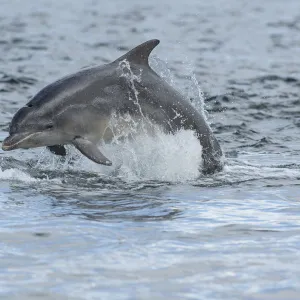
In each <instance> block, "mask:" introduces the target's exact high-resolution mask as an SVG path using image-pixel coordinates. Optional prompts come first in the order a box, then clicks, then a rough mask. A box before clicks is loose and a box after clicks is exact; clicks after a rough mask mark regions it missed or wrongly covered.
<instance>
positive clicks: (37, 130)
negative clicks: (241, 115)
mask: <svg viewBox="0 0 300 300" xmlns="http://www.w3.org/2000/svg"><path fill="white" fill-rule="evenodd" d="M158 44H159V40H150V41H147V42H145V43H143V44H141V45H139V46H137V47H136V48H134V49H132V50H131V51H129V52H128V53H127V54H125V55H123V56H121V57H120V58H118V59H117V60H115V61H114V62H112V63H110V64H107V65H104V66H95V67H90V68H86V69H82V70H80V71H79V72H77V73H75V74H71V75H69V76H66V77H64V78H62V79H60V80H58V81H56V82H54V83H52V84H50V85H48V86H46V87H45V88H43V89H42V90H41V91H40V92H39V93H38V94H37V95H36V96H34V97H33V98H32V100H31V101H29V102H28V103H27V105H26V106H24V107H22V108H21V109H20V110H19V111H17V113H16V114H15V115H14V117H13V119H12V121H11V123H10V127H9V136H8V137H7V138H6V139H5V140H4V141H3V144H2V149H3V150H5V151H8V150H13V149H17V148H25V149H28V148H34V147H42V146H46V147H48V149H49V150H50V151H51V152H52V153H54V154H57V155H62V156H64V155H66V150H65V148H64V146H63V145H67V144H73V145H74V146H75V147H76V148H77V149H78V150H79V151H80V152H81V153H82V154H83V155H85V156H86V157H88V158H89V159H91V160H92V161H94V162H96V163H98V164H103V165H107V166H110V165H111V164H112V162H111V161H110V160H109V159H108V158H106V157H105V156H104V155H103V154H102V152H101V151H100V149H99V148H98V147H97V143H99V141H100V140H101V139H104V140H105V139H106V136H107V128H108V124H109V120H110V118H111V116H112V114H119V115H124V114H129V115H130V116H133V117H137V118H147V120H150V121H151V122H153V124H156V125H158V126H160V127H161V128H163V129H164V130H166V131H167V132H171V133H175V132H176V131H178V130H180V129H182V128H184V129H191V130H194V131H195V133H196V135H197V137H198V139H199V141H200V144H201V145H202V171H203V173H213V172H215V171H219V170H221V169H222V167H223V155H222V150H221V147H220V145H219V143H218V141H217V140H216V138H215V137H214V135H213V133H212V130H211V128H210V126H209V125H208V123H207V122H206V120H205V118H204V117H203V115H202V114H201V113H199V112H198V111H197V110H196V109H195V108H194V106H193V105H192V104H191V103H190V101H189V100H187V99H186V98H184V97H183V96H182V95H181V94H180V93H179V92H178V91H177V90H175V89H174V88H173V87H171V86H170V85H169V84H168V83H167V82H165V81H164V80H163V79H162V78H161V77H160V76H159V75H158V74H157V73H156V72H155V71H154V70H152V69H151V68H150V66H149V62H148V59H149V55H150V53H151V51H152V50H153V49H154V48H155V47H156V46H157V45H158Z"/></svg>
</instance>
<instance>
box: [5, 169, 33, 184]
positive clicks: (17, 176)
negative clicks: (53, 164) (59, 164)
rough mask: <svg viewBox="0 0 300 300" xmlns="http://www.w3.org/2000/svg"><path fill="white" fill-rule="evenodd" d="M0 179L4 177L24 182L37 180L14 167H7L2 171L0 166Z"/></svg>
mask: <svg viewBox="0 0 300 300" xmlns="http://www.w3.org/2000/svg"><path fill="white" fill-rule="evenodd" d="M0 179H4V180H8V179H10V180H18V181H24V182H35V181H38V180H39V179H36V178H33V177H31V176H30V175H29V174H26V173H24V172H22V171H20V170H18V169H15V168H12V169H7V170H4V171H2V169H1V168H0Z"/></svg>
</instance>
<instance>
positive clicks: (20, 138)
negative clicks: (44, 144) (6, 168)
mask: <svg viewBox="0 0 300 300" xmlns="http://www.w3.org/2000/svg"><path fill="white" fill-rule="evenodd" d="M37 133H38V132H34V133H29V132H24V133H15V134H11V135H10V136H8V137H7V138H6V139H5V140H4V141H3V143H2V150H3V151H10V150H14V149H17V148H26V147H23V145H21V144H22V143H23V142H25V141H26V140H27V139H29V138H31V137H32V136H34V135H36V134H37Z"/></svg>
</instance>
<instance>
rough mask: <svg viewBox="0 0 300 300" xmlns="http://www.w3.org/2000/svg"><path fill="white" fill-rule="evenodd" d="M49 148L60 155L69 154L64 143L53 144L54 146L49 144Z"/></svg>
mask: <svg viewBox="0 0 300 300" xmlns="http://www.w3.org/2000/svg"><path fill="white" fill-rule="evenodd" d="M47 148H48V149H49V150H50V151H51V153H53V154H55V155H60V156H66V155H67V151H66V148H65V147H64V146H63V145H53V146H48V147H47Z"/></svg>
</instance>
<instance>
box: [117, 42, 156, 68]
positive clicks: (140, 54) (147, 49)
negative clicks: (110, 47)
mask: <svg viewBox="0 0 300 300" xmlns="http://www.w3.org/2000/svg"><path fill="white" fill-rule="evenodd" d="M158 44H159V40H150V41H147V42H145V43H143V44H141V45H139V46H137V47H135V48H133V49H132V50H130V51H129V52H127V53H126V54H125V55H123V56H121V57H120V58H118V59H117V60H116V62H119V61H122V60H124V59H127V60H128V61H129V62H131V63H135V64H138V65H146V66H149V62H148V60H149V55H150V53H151V51H152V50H153V49H154V48H155V47H156V46H157V45H158Z"/></svg>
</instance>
